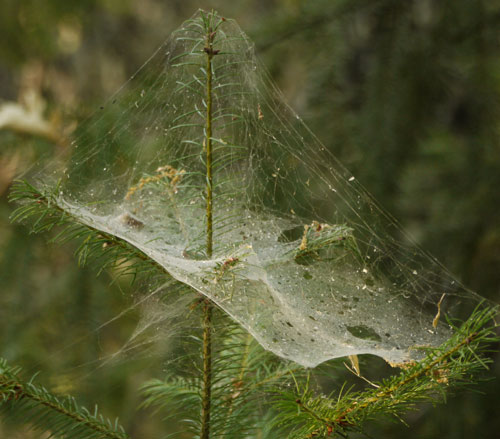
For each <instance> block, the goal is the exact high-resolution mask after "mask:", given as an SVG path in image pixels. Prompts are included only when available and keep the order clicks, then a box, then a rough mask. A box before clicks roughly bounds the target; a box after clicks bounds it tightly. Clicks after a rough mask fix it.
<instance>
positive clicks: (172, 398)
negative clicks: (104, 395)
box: [143, 311, 304, 438]
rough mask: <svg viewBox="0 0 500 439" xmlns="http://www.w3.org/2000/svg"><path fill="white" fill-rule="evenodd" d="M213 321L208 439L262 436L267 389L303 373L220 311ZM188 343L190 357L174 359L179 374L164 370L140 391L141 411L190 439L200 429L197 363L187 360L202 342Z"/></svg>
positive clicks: (173, 366) (268, 408)
mask: <svg viewBox="0 0 500 439" xmlns="http://www.w3.org/2000/svg"><path fill="white" fill-rule="evenodd" d="M214 322H216V323H215V324H214V335H213V341H212V342H213V350H212V355H213V358H214V361H213V362H212V375H213V378H212V380H213V381H212V382H213V387H212V401H213V402H212V406H211V407H212V408H211V421H210V422H211V437H214V438H239V437H244V436H245V435H249V436H251V435H254V434H256V433H257V431H259V432H262V431H263V430H264V429H265V423H266V422H268V419H266V417H265V413H268V412H269V411H270V410H272V406H271V405H270V404H269V398H267V395H268V394H269V392H270V390H271V389H273V388H275V387H276V386H278V385H279V384H280V383H281V384H283V383H285V382H288V381H289V380H290V374H291V373H296V374H298V375H303V374H304V369H302V368H299V367H297V366H296V365H294V364H293V363H286V362H282V361H280V360H278V359H277V358H276V357H275V356H273V355H272V354H271V353H269V352H267V351H265V350H264V349H262V347H261V346H260V345H259V344H258V343H257V342H256V341H255V339H254V338H253V337H252V336H251V335H250V334H248V332H246V331H245V330H243V329H242V328H241V327H239V326H238V325H237V324H235V323H234V322H233V321H231V320H230V319H228V318H227V317H226V316H224V315H223V313H221V312H220V311H217V312H216V314H215V316H214ZM191 342H192V343H193V345H194V346H196V347H197V348H196V349H192V350H191V355H190V356H187V357H182V359H180V360H177V361H178V363H179V364H182V365H183V368H182V370H176V366H175V365H170V366H171V367H172V370H173V371H169V372H168V373H167V377H166V378H164V379H162V380H152V381H150V382H148V383H146V385H145V386H144V389H143V390H144V395H145V397H146V399H145V402H144V406H146V407H151V406H152V407H156V409H157V411H158V412H160V413H161V414H163V415H164V417H165V419H166V420H169V421H172V420H173V419H176V418H179V419H182V422H181V428H183V430H182V431H184V432H187V431H190V432H192V433H193V434H194V435H196V433H197V432H198V431H200V427H201V426H200V420H199V407H200V404H201V394H200V388H201V387H202V382H201V379H200V372H201V370H200V369H201V365H200V359H199V358H196V357H195V356H193V355H195V353H196V352H199V351H200V350H201V348H202V345H203V340H202V338H201V337H198V336H196V335H193V337H192V338H191ZM190 364H191V365H192V367H189V366H188V365H190ZM186 366H187V367H186ZM193 366H194V367H193ZM177 367H179V366H177Z"/></svg>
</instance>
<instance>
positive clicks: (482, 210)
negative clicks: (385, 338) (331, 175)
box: [0, 0, 500, 439]
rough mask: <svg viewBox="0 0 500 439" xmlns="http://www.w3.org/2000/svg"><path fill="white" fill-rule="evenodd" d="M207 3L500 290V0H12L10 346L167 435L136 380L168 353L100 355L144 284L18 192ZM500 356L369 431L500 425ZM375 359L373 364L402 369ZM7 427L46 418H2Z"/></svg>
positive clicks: (0, 242)
mask: <svg viewBox="0 0 500 439" xmlns="http://www.w3.org/2000/svg"><path fill="white" fill-rule="evenodd" d="M199 7H203V8H204V9H208V8H211V7H213V8H215V9H216V10H218V11H219V12H220V13H221V14H222V15H225V16H227V17H231V18H234V19H236V20H237V21H238V23H239V25H240V26H241V28H242V29H243V30H244V31H245V32H246V33H247V34H248V35H249V36H250V37H251V38H252V39H253V40H254V41H255V45H256V51H257V55H258V56H259V57H260V59H261V61H262V62H263V63H264V64H265V65H266V67H267V68H268V70H269V71H270V73H271V75H272V76H273V78H274V79H275V81H276V82H277V83H278V86H279V87H280V88H281V90H282V91H283V92H284V94H285V96H286V98H287V99H288V102H289V103H290V104H291V106H292V108H294V110H295V111H296V112H297V113H299V114H300V115H301V116H302V117H303V118H304V119H305V121H306V123H307V124H308V125H309V126H310V127H311V129H312V130H313V131H314V132H315V133H316V134H317V136H318V137H319V138H320V139H321V140H322V142H323V143H324V144H325V145H326V146H327V147H328V148H329V149H330V150H331V151H332V152H333V153H334V154H335V155H336V156H337V157H338V158H339V159H340V161H341V162H342V163H343V164H344V165H345V166H346V167H347V168H348V169H350V170H351V171H352V172H353V174H354V175H356V177H357V179H358V180H359V181H361V182H362V183H363V185H364V186H365V187H366V188H368V190H369V191H370V192H371V193H372V194H373V195H374V196H375V198H376V199H377V200H379V202H380V203H381V204H382V205H383V206H384V207H385V208H386V209H387V210H388V211H389V212H391V213H392V214H393V215H394V216H395V217H396V218H398V220H399V221H400V222H401V223H402V224H403V227H404V228H406V229H407V230H408V231H409V232H410V233H411V234H412V235H413V237H414V238H415V239H416V240H417V241H418V243H419V244H420V245H421V246H422V247H423V248H424V249H426V250H428V251H429V252H430V253H432V254H433V255H434V256H436V257H437V258H438V259H439V260H440V261H441V262H442V263H443V264H444V265H445V266H447V267H448V268H449V269H450V270H451V271H452V272H453V273H454V274H455V275H456V276H457V278H458V279H460V280H461V281H462V282H463V283H464V284H465V285H466V286H468V287H469V288H471V289H473V290H475V291H477V292H478V293H480V294H481V295H483V296H485V297H487V298H488V299H491V300H493V301H495V302H497V303H499V302H500V287H499V285H500V137H499V134H500V1H498V0H408V1H401V0H315V1H307V0H252V1H250V0H232V1H227V0H219V1H215V0H214V1H211V2H206V1H205V2H202V1H195V0H86V1H80V2H76V1H67V0H44V1H40V0H2V1H1V2H0V194H1V195H0V196H1V199H0V223H1V226H0V250H1V252H0V286H1V289H0V357H4V358H6V359H7V360H9V361H10V362H11V363H12V364H18V365H21V366H23V367H24V369H25V371H26V372H25V373H26V374H27V375H29V374H32V373H34V372H36V371H41V375H40V377H39V380H40V382H42V383H43V384H44V385H46V386H47V387H49V388H51V389H52V390H56V391H60V392H62V393H65V392H69V393H72V394H74V395H76V396H78V398H79V401H80V402H82V403H84V404H86V405H87V406H92V405H93V404H94V403H96V402H97V403H98V404H99V406H100V407H101V408H102V410H103V411H104V413H105V414H106V415H108V416H110V417H115V416H117V415H118V416H119V417H120V420H121V421H122V424H123V425H124V426H125V427H126V429H127V431H128V432H129V433H130V434H131V435H132V436H133V437H136V438H139V439H142V438H146V439H149V438H151V439H154V438H157V437H160V436H161V435H160V433H159V431H160V428H161V419H156V418H155V417H154V416H150V415H151V414H150V413H146V412H145V411H140V410H139V411H137V410H136V407H137V405H138V404H139V402H140V395H139V394H138V391H137V389H138V387H139V386H140V385H141V383H142V382H143V381H144V380H145V379H147V378H148V377H150V376H151V375H154V374H156V375H158V373H161V371H162V368H164V367H165V365H162V362H161V358H160V360H158V358H156V359H154V360H152V359H151V357H149V356H140V355H139V356H136V355H130V356H127V355H126V354H122V355H120V359H119V360H117V361H109V362H104V361H95V360H96V359H97V358H100V357H105V356H106V355H109V354H110V353H112V352H115V351H117V350H119V349H120V346H123V345H124V343H125V342H126V340H127V338H128V337H129V336H130V334H131V332H132V331H133V330H134V325H135V323H136V321H137V318H138V317H137V316H136V315H134V313H133V312H132V313H130V315H128V317H127V318H125V319H121V320H120V322H119V324H116V325H110V326H107V327H106V328H104V329H103V330H102V331H97V328H98V327H99V325H100V324H102V323H103V322H105V321H107V320H108V319H110V318H112V317H113V316H115V315H117V314H118V313H120V312H121V311H122V310H123V309H125V308H126V307H127V306H128V304H129V303H130V286H128V285H127V283H126V282H124V281H122V282H117V283H113V284H111V283H110V280H111V278H112V274H109V273H104V274H102V275H101V276H99V277H96V276H95V275H96V270H95V269H92V268H83V269H82V268H80V267H78V264H77V261H75V259H74V258H73V256H72V254H73V252H74V250H75V249H74V246H72V245H71V244H67V245H65V246H60V245H50V244H49V243H47V238H48V237H47V236H30V235H29V234H28V229H27V228H25V227H23V226H20V225H14V224H11V223H10V220H9V215H10V214H11V212H12V211H13V209H14V206H12V205H10V204H9V203H8V202H7V194H8V191H9V186H10V184H11V182H12V179H13V178H14V177H15V176H16V175H17V174H19V173H20V172H22V171H23V170H25V169H27V168H29V167H30V166H32V165H33V163H35V161H36V160H37V158H38V157H39V156H41V155H45V154H55V153H57V151H58V150H60V149H61V148H69V143H70V139H71V133H72V132H73V130H74V129H75V127H76V125H77V124H78V122H79V121H81V120H82V119H83V118H85V117H86V116H88V115H89V114H91V113H92V112H93V111H94V110H95V109H96V108H98V107H99V105H100V104H101V103H102V102H103V101H104V100H105V99H106V98H107V97H109V96H110V95H111V94H112V93H113V92H114V91H116V89H117V88H119V87H120V85H121V84H123V83H124V82H125V81H126V80H127V79H128V78H129V77H130V76H131V75H132V74H133V73H134V72H135V71H136V70H137V69H138V68H139V67H140V66H141V65H142V64H143V63H144V62H145V61H146V60H147V59H148V58H149V56H150V55H151V54H152V53H153V51H154V50H155V49H156V48H157V47H158V46H159V45H160V44H161V43H162V42H163V41H164V40H165V39H166V38H167V37H168V36H169V34H170V33H171V32H172V31H173V30H174V29H176V28H177V27H178V26H180V25H181V23H182V22H183V21H184V20H185V19H187V18H189V17H190V16H191V15H192V14H193V13H194V12H195V11H196V9H197V8H199ZM165 349H167V347H165ZM160 351H161V348H157V353H158V352H160ZM160 355H161V354H160ZM499 360H500V357H499V356H498V355H497V361H496V363H495V365H494V366H493V368H494V370H493V371H492V372H491V371H490V372H487V373H486V374H485V376H486V377H490V378H491V377H495V376H496V377H497V379H496V380H493V381H491V382H488V383H484V384H480V385H477V386H475V387H473V390H476V391H478V392H469V393H463V394H459V395H455V396H453V397H450V398H449V400H448V403H447V404H446V405H443V406H439V407H437V408H433V407H424V408H423V409H422V410H420V411H418V412H415V413H414V414H411V415H410V416H407V417H406V420H407V422H408V423H409V424H410V428H407V427H405V426H403V425H399V424H390V423H377V424H373V425H371V426H370V430H369V433H370V434H371V435H372V436H373V437H376V438H382V437H384V438H391V437H394V438H396V437H402V435H404V436H405V437H407V438H408V439H409V438H435V437H441V438H443V439H445V438H446V439H455V438H466V437H467V438H497V437H498V432H499V431H500V417H499V416H498V410H499V408H500V397H499V395H500V380H499V379H498V377H500V361H499ZM153 361H154V364H155V366H154V367H149V365H150V364H151V363H152V362H153ZM364 361H365V362H364V364H363V366H362V367H364V368H365V369H364V373H365V374H366V375H367V376H369V377H370V378H376V376H377V374H378V373H379V372H380V373H382V372H383V373H387V372H389V373H390V370H389V371H388V370H387V368H386V367H385V366H384V365H382V364H381V362H380V361H378V360H376V359H372V360H370V361H368V360H364ZM345 378H346V377H345V376H343V375H342V374H340V375H339V377H338V384H339V386H340V385H341V383H342V382H343V380H344V379H345ZM479 392H481V394H480V393H479ZM0 437H1V438H7V437H8V438H11V439H16V438H17V439H21V438H22V439H27V438H35V437H39V435H36V434H32V433H29V432H28V431H19V429H18V428H17V427H12V426H9V425H5V424H2V421H1V419H0Z"/></svg>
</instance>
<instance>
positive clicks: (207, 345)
mask: <svg viewBox="0 0 500 439" xmlns="http://www.w3.org/2000/svg"><path fill="white" fill-rule="evenodd" d="M214 36H215V32H212V29H211V28H210V27H209V29H208V33H207V45H206V47H205V49H204V51H205V53H206V55H207V64H206V71H207V83H206V91H207V96H206V99H207V102H206V103H207V114H206V133H205V148H206V153H207V156H206V164H207V169H206V178H207V193H206V197H207V213H206V216H207V257H208V258H211V257H212V253H213V220H212V181H213V178H212V58H213V56H214V55H216V54H217V52H214V49H213V40H214ZM203 314H204V318H203V393H202V402H201V432H200V439H209V438H210V410H211V402H212V401H211V398H212V303H211V302H210V300H209V299H206V300H205V304H204V308H203Z"/></svg>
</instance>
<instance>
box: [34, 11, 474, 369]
mask: <svg viewBox="0 0 500 439" xmlns="http://www.w3.org/2000/svg"><path fill="white" fill-rule="evenodd" d="M207 17H208V18H207ZM209 22H210V23H211V26H213V28H212V31H214V30H216V37H215V42H214V48H216V49H217V50H218V51H219V52H218V53H217V54H216V55H215V56H214V57H213V76H214V79H213V86H212V91H211V93H212V101H213V106H214V110H213V134H212V142H213V145H214V175H215V184H214V215H215V217H214V244H215V251H214V256H213V258H212V259H207V258H206V257H205V256H204V246H205V242H206V238H205V231H206V220H205V218H206V200H205V195H204V194H205V187H206V179H205V166H206V164H205V148H206V131H205V126H206V117H207V116H206V106H207V102H206V99H207V98H206V97H207V79H206V78H207V74H206V73H207V72H206V53H205V52H204V50H203V48H204V44H205V38H206V37H205V35H206V31H207V29H206V28H207V23H209ZM73 146H74V151H73V153H72V156H71V157H70V158H69V159H68V158H66V159H65V160H64V161H63V163H62V165H61V166H60V167H58V169H55V170H52V171H51V173H52V174H51V175H52V176H56V177H60V176H61V175H62V176H63V180H62V184H61V186H60V189H59V193H58V195H57V203H58V204H59V206H60V207H61V208H63V209H64V210H66V211H67V212H68V213H70V214H71V215H73V217H75V218H77V219H78V220H79V221H81V222H82V223H85V224H87V225H89V226H91V227H93V228H95V229H98V230H101V231H103V232H106V233H109V234H112V235H114V236H117V237H119V238H122V239H124V240H126V241H128V242H129V243H131V244H132V245H134V246H135V247H137V248H138V249H140V250H141V251H142V252H144V253H145V254H146V255H148V256H149V257H151V258H152V259H154V260H155V261H157V262H158V263H159V264H161V266H162V267H164V269H165V270H166V271H167V272H168V273H169V274H170V275H171V276H172V277H173V278H175V279H176V280H178V281H180V282H182V283H185V284H187V285H189V286H191V287H192V288H193V289H194V290H196V291H197V292H199V293H201V294H203V295H205V296H207V297H209V298H210V299H212V300H213V301H214V302H215V303H216V304H217V305H218V306H219V307H220V308H222V309H223V310H224V311H225V312H227V313H228V314H229V315H231V316H232V318H234V319H235V320H236V321H238V322H239V323H240V324H241V325H242V326H244V327H245V328H246V329H247V330H248V331H249V332H250V333H251V334H252V335H253V336H254V337H255V338H256V339H257V340H258V341H259V343H260V344H261V345H262V346H263V347H264V348H266V349H268V350H270V351H272V352H274V353H276V354H277V355H279V356H281V357H284V358H288V359H291V360H293V361H296V362H297V363H299V364H302V365H304V366H310V367H313V366H315V365H317V364H319V363H321V362H323V361H326V360H328V359H331V358H336V357H341V356H346V355H352V354H362V353H370V354H374V355H378V356H381V357H383V358H385V359H386V360H388V361H390V362H395V363H399V362H403V361H408V360H411V359H415V358H418V357H419V356H420V355H421V350H419V348H420V347H422V346H436V345H438V344H440V343H441V342H443V341H444V340H445V339H446V338H447V337H448V336H449V335H450V330H449V328H448V327H447V325H445V324H444V323H443V319H441V321H440V322H439V324H438V325H435V323H436V321H435V320H434V316H435V315H436V313H437V303H438V301H439V299H440V297H442V295H443V294H444V293H446V299H445V301H444V302H443V309H444V308H446V309H447V311H449V312H451V311H452V309H453V306H454V305H455V304H457V303H458V302H459V301H460V300H462V299H471V300H475V296H474V295H473V294H472V293H470V292H468V291H466V290H465V289H464V288H462V287H460V286H459V285H458V283H457V282H456V281H455V280H454V279H453V278H452V277H451V276H450V275H448V274H447V273H446V271H445V270H444V269H443V268H442V267H441V266H440V265H439V264H438V263H437V262H436V261H434V260H433V259H432V258H431V257H429V256H428V255H426V254H425V253H424V252H423V251H422V250H420V249H419V248H418V247H417V246H416V245H415V244H413V243H412V242H411V241H410V240H409V239H408V238H407V237H406V236H405V235H404V233H403V232H402V231H401V230H400V228H399V226H398V225H397V223H396V222H395V221H394V220H393V219H392V218H391V217H390V216H389V215H387V214H386V213H384V212H383V211H382V210H381V209H380V208H379V207H378V205H377V204H376V202H375V201H374V200H373V199H372V198H371V197H370V195H369V194H368V193H367V192H366V191H365V190H364V189H363V188H362V187H361V186H360V185H359V184H358V183H357V181H356V180H355V179H354V177H352V175H350V174H349V173H348V171H346V170H345V169H344V168H343V167H342V165H341V164H340V163H338V161H336V159H335V158H334V157H333V156H332V155H331V154H330V153H329V152H328V151H327V149H326V148H325V147H324V146H323V145H322V144H321V143H320V142H319V141H318V140H317V139H316V138H315V137H314V135H313V134H312V133H310V131H309V130H308V129H307V127H306V126H305V125H304V124H303V122H302V121H301V120H300V118H299V117H298V116H297V115H296V114H294V113H293V111H292V110H290V108H289V107H288V106H287V105H286V103H285V102H284V100H283V98H282V96H281V94H280V93H279V91H278V90H277V89H276V87H275V86H274V85H273V83H272V81H270V79H269V77H268V76H267V74H266V72H265V70H264V69H263V68H262V67H261V65H260V64H259V62H258V61H257V60H256V58H255V55H254V51H253V46H252V44H251V42H250V41H249V40H248V37H247V36H246V35H245V34H244V33H243V32H242V31H241V30H240V29H239V27H238V26H237V25H236V24H235V23H234V22H233V21H231V20H221V19H220V17H218V16H217V15H214V16H210V14H208V15H203V14H202V13H197V14H195V16H194V17H193V18H191V19H190V20H188V21H187V22H186V23H184V25H183V26H182V27H181V28H180V29H179V30H178V31H176V32H175V33H174V34H173V35H172V37H171V38H170V39H169V40H168V41H167V42H166V43H165V44H164V45H162V46H161V47H160V49H158V51H157V52H156V53H155V54H154V55H153V56H152V57H151V58H150V60H149V61H148V62H147V63H146V64H145V65H144V66H143V67H142V68H141V70H139V72H137V73H136V74H135V75H134V76H133V77H132V78H131V80H130V81H129V82H128V83H127V84H126V85H125V86H124V87H123V88H122V89H121V90H120V91H119V92H118V93H117V94H116V95H115V96H113V97H112V98H111V99H110V100H109V102H108V103H107V104H106V105H105V106H104V107H103V108H102V109H101V110H100V111H99V112H98V113H96V114H95V115H94V116H93V117H92V118H90V119H89V120H88V121H87V122H86V123H84V124H82V125H81V126H80V128H79V131H78V135H77V136H76V139H75V141H74V142H73ZM47 176H48V173H45V175H44V177H43V178H42V179H40V180H41V181H45V182H46V181H47ZM433 320H434V325H433ZM435 326H436V327H435Z"/></svg>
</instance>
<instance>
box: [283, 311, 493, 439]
mask: <svg viewBox="0 0 500 439" xmlns="http://www.w3.org/2000/svg"><path fill="white" fill-rule="evenodd" d="M496 313H497V310H496V309H485V310H476V312H474V313H473V315H472V316H471V317H470V318H469V319H468V320H467V321H466V322H465V323H464V324H463V325H462V326H461V327H460V328H456V330H455V333H454V335H453V336H452V337H451V338H450V339H449V340H448V341H447V342H445V343H444V344H443V345H442V346H441V347H439V348H436V349H430V350H428V353H427V356H426V357H425V358H424V359H423V360H421V361H419V362H415V363H408V364H407V365H402V366H401V367H402V371H401V373H400V374H399V375H395V376H392V377H390V378H388V379H386V380H383V381H382V382H381V383H378V384H377V385H378V387H377V388H374V389H369V390H366V391H363V392H352V393H349V392H347V393H346V394H344V395H343V396H340V395H339V396H337V397H336V396H335V395H330V396H329V397H326V396H324V395H319V396H316V395H315V393H314V392H313V391H312V390H311V389H309V387H308V386H307V385H306V387H305V388H303V389H302V390H299V388H297V391H296V392H288V393H287V392H285V393H282V394H281V397H280V398H279V400H278V401H277V408H278V410H280V412H281V413H280V414H279V415H278V416H277V417H276V420H275V422H276V424H279V425H284V424H286V423H289V424H290V423H291V424H294V425H295V426H296V429H295V430H294V432H293V434H292V435H291V436H290V437H293V438H320V437H328V436H330V435H331V434H333V433H334V434H337V435H339V436H343V437H345V434H346V432H348V431H350V430H361V426H362V424H363V423H364V422H365V421H366V420H368V419H372V418H373V417H374V416H375V415H393V416H395V417H396V418H398V417H399V415H400V414H402V413H403V412H405V411H408V410H410V409H414V408H415V406H416V404H417V403H418V402H425V401H430V402H438V401H439V400H440V398H439V396H440V395H443V394H444V393H445V391H449V390H452V389H453V388H457V387H459V386H463V385H467V384H469V383H470V378H471V376H472V375H473V374H474V373H478V372H479V371H480V370H481V369H484V368H485V367H487V364H488V363H490V362H491V361H492V360H491V359H489V358H488V357H486V356H485V355H484V354H486V353H487V352H488V351H487V348H486V347H487V346H488V345H490V344H492V343H495V342H497V341H498V340H499V337H498V336H497V335H496V334H495V332H494V329H495V327H493V326H491V325H489V324H490V323H491V321H492V319H493V317H494V315H495V314H496ZM297 410H298V412H297Z"/></svg>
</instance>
